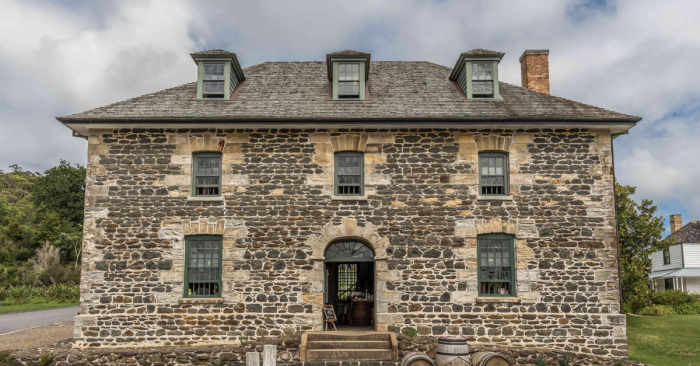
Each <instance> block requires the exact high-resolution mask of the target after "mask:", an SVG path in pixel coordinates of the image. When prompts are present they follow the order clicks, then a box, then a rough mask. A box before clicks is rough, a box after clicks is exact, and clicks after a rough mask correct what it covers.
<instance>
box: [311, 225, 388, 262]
mask: <svg viewBox="0 0 700 366" xmlns="http://www.w3.org/2000/svg"><path fill="white" fill-rule="evenodd" d="M339 240H358V241H361V242H363V243H364V244H366V245H367V246H368V247H370V249H372V250H373V251H374V259H375V260H381V259H387V255H386V248H387V246H388V245H389V239H388V238H386V237H382V236H380V235H379V233H378V232H377V227H376V226H374V225H372V224H370V223H367V224H365V226H359V225H357V220H355V219H351V218H343V223H342V224H340V225H333V223H328V224H326V225H325V226H324V227H323V230H322V231H321V234H320V235H318V236H311V237H310V238H309V240H308V241H307V242H306V244H307V245H308V246H309V247H310V248H311V250H312V254H311V259H316V260H323V259H324V258H325V254H326V249H327V248H328V247H329V246H330V245H331V244H333V243H335V242H337V241H339Z"/></svg>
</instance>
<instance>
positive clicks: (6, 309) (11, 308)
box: [0, 302, 78, 314]
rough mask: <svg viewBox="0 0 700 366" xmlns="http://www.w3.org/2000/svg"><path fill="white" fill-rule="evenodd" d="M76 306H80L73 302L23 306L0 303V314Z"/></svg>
mask: <svg viewBox="0 0 700 366" xmlns="http://www.w3.org/2000/svg"><path fill="white" fill-rule="evenodd" d="M75 305H78V303H73V302H34V303H29V304H22V305H9V304H6V303H0V314H4V313H14V312H18V311H29V310H41V309H53V308H63V307H66V306H75Z"/></svg>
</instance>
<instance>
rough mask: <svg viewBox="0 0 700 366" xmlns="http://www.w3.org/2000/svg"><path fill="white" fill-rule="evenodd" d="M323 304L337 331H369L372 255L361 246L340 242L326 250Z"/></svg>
mask: <svg viewBox="0 0 700 366" xmlns="http://www.w3.org/2000/svg"><path fill="white" fill-rule="evenodd" d="M325 262H326V263H325V265H326V275H327V278H326V289H325V291H326V294H325V295H326V296H325V298H326V304H327V305H333V308H334V309H335V310H336V313H337V315H338V325H340V326H341V328H347V327H348V326H350V327H352V328H364V330H371V329H372V327H373V325H374V324H373V318H374V253H373V252H372V250H371V249H370V248H369V247H368V246H367V245H365V244H364V243H361V242H358V241H341V242H336V243H333V244H331V246H329V247H328V249H327V250H326V261H325Z"/></svg>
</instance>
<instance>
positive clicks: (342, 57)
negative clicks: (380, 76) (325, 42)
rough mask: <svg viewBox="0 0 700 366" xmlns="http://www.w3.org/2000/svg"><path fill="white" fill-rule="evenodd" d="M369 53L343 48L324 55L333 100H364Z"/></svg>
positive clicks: (365, 97) (365, 96)
mask: <svg viewBox="0 0 700 366" xmlns="http://www.w3.org/2000/svg"><path fill="white" fill-rule="evenodd" d="M370 56H371V55H370V54H369V53H363V52H357V51H351V50H345V51H339V52H334V53H330V54H328V55H326V64H327V66H328V80H329V81H330V87H331V88H332V90H330V94H331V95H332V99H333V100H345V101H348V100H366V99H367V94H368V93H367V78H368V76H369V64H370V63H369V62H370Z"/></svg>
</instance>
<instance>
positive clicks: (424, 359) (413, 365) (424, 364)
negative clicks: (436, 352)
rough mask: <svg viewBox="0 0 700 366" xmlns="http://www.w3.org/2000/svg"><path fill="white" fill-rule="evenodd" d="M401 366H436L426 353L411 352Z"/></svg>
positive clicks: (402, 360) (403, 359)
mask: <svg viewBox="0 0 700 366" xmlns="http://www.w3.org/2000/svg"><path fill="white" fill-rule="evenodd" d="M401 366H435V362H433V359H432V358H430V357H428V355H426V354H425V353H420V352H409V353H407V354H406V355H404V356H403V358H402V359H401Z"/></svg>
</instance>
